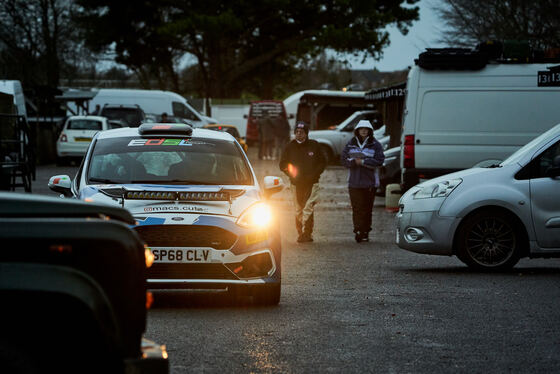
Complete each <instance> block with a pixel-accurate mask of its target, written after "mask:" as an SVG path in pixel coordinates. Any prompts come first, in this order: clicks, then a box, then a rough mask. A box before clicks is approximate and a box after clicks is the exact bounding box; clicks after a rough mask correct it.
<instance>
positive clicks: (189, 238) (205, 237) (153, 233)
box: [135, 225, 237, 249]
mask: <svg viewBox="0 0 560 374" xmlns="http://www.w3.org/2000/svg"><path fill="white" fill-rule="evenodd" d="M135 230H136V232H137V233H138V235H140V237H141V238H142V240H144V242H146V244H148V246H149V247H211V248H214V249H229V248H231V247H232V246H233V244H234V243H235V241H236V240H237V235H235V234H233V233H232V232H230V231H227V230H224V229H222V228H220V227H216V226H199V225H145V226H137V227H135Z"/></svg>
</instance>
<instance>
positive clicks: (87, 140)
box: [74, 138, 92, 142]
mask: <svg viewBox="0 0 560 374" xmlns="http://www.w3.org/2000/svg"><path fill="white" fill-rule="evenodd" d="M91 139H92V138H74V140H75V141H77V142H91Z"/></svg>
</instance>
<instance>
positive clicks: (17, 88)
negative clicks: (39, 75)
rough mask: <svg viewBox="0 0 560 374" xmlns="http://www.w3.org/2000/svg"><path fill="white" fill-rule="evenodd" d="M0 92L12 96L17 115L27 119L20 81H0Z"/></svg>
mask: <svg viewBox="0 0 560 374" xmlns="http://www.w3.org/2000/svg"><path fill="white" fill-rule="evenodd" d="M0 92H2V93H6V94H9V95H12V96H13V97H14V105H15V107H16V108H17V114H18V115H20V116H24V117H25V118H26V119H27V110H26V109H25V96H24V95H23V88H22V87H21V82H20V81H12V80H0Z"/></svg>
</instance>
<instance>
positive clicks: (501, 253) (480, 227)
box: [465, 216, 517, 267]
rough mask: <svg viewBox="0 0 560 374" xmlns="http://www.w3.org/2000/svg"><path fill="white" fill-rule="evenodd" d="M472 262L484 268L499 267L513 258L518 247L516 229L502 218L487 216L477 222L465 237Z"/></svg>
mask: <svg viewBox="0 0 560 374" xmlns="http://www.w3.org/2000/svg"><path fill="white" fill-rule="evenodd" d="M465 241H466V243H465V245H466V250H467V251H468V253H469V255H470V257H471V258H472V260H474V261H475V262H476V263H478V264H479V265H481V266H483V267H499V266H501V265H503V264H505V263H506V262H508V260H510V259H511V257H512V256H513V254H514V252H515V249H516V247H517V238H516V235H515V232H514V228H513V227H512V225H511V224H510V223H508V222H507V221H505V220H504V219H502V218H501V217H493V216H487V217H483V218H482V219H480V220H478V221H477V222H475V223H474V224H473V225H472V226H471V228H470V230H469V231H468V232H467V233H466V237H465Z"/></svg>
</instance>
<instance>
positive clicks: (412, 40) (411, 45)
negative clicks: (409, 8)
mask: <svg viewBox="0 0 560 374" xmlns="http://www.w3.org/2000/svg"><path fill="white" fill-rule="evenodd" d="M440 3H441V0H421V1H420V2H419V3H417V4H416V5H418V6H419V7H420V19H419V20H418V21H416V22H414V23H413V26H412V27H411V28H410V29H409V31H408V34H407V35H406V36H404V35H402V34H401V32H400V31H399V30H398V29H397V28H396V27H389V28H388V30H389V34H390V40H391V45H390V46H389V47H387V48H385V49H384V50H383V58H382V59H381V60H380V61H374V60H373V59H368V60H366V62H365V63H363V64H362V63H361V61H360V59H350V63H351V65H352V68H353V69H374V68H377V70H380V71H393V70H402V69H405V68H407V67H408V66H411V65H413V64H414V59H415V58H417V57H418V54H419V53H420V52H423V51H424V50H425V49H426V48H428V47H429V48H438V47H444V45H440V44H437V42H436V41H437V40H438V39H439V36H440V31H439V30H440V29H441V27H442V25H441V21H440V20H439V18H438V17H437V16H436V15H435V13H434V11H433V10H432V8H433V7H434V6H436V5H438V4H440Z"/></svg>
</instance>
